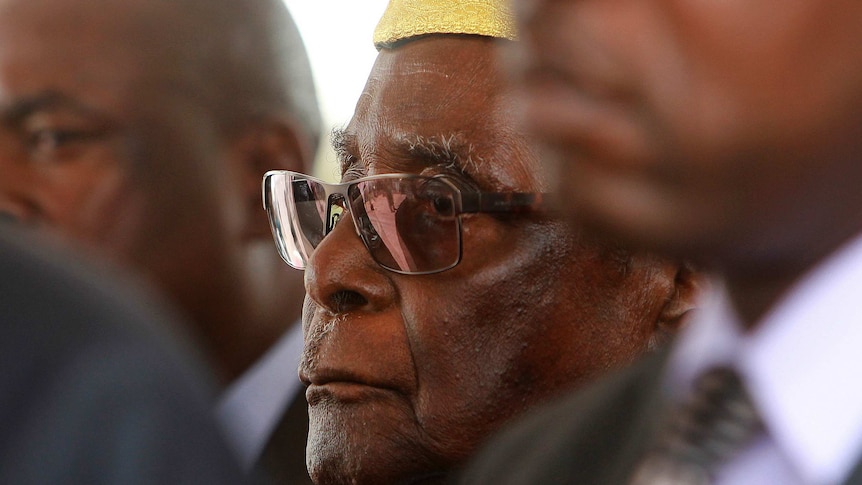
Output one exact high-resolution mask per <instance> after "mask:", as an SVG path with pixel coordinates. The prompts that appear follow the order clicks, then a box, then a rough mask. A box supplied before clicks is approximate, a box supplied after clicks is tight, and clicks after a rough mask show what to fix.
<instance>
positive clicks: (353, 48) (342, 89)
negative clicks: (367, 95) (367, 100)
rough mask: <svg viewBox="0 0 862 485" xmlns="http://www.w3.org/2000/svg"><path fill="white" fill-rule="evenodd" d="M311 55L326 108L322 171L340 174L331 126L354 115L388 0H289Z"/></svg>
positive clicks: (328, 175) (321, 173)
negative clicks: (331, 142)
mask: <svg viewBox="0 0 862 485" xmlns="http://www.w3.org/2000/svg"><path fill="white" fill-rule="evenodd" d="M284 3H285V4H286V5H287V8H288V10H290V13H291V15H292V16H293V19H294V21H296V25H297V26H298V27H299V31H300V33H301V34H302V38H303V41H304V42H305V48H306V49H308V55H309V58H310V59H311V70H312V72H313V74H314V81H315V83H316V85H317V95H318V98H319V100H320V109H321V111H322V114H323V139H322V143H321V149H320V150H319V151H318V154H317V160H316V162H315V166H316V167H317V168H316V172H317V175H319V176H321V177H323V178H325V179H327V180H337V179H338V178H339V174H338V170H337V168H336V166H337V165H336V164H335V154H334V153H333V151H332V147H331V146H330V143H329V132H330V131H331V130H332V128H333V127H336V126H338V127H341V126H344V125H346V124H347V122H348V121H350V117H351V116H353V108H354V107H355V105H356V101H357V100H358V99H359V95H360V93H362V88H363V87H364V86H365V79H366V78H367V77H368V73H369V72H370V71H371V65H372V64H374V58H375V57H377V50H376V49H375V48H374V45H373V44H372V42H371V36H372V34H373V32H374V27H375V26H376V25H377V21H378V20H380V16H381V15H383V11H384V10H385V9H386V4H387V3H388V0H361V1H357V0H284Z"/></svg>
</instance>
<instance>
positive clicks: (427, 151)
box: [395, 133, 481, 172]
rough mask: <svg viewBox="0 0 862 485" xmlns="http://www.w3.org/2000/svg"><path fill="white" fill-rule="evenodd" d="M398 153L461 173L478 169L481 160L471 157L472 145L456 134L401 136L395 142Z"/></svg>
mask: <svg viewBox="0 0 862 485" xmlns="http://www.w3.org/2000/svg"><path fill="white" fill-rule="evenodd" d="M395 145H396V146H397V147H398V149H399V150H400V151H403V152H405V153H407V154H408V155H410V156H412V157H417V158H420V159H423V160H424V161H425V162H426V163H428V165H429V166H435V165H437V166H445V167H447V168H451V169H455V170H458V171H461V172H464V171H466V170H467V169H474V170H478V169H479V163H478V162H481V159H477V158H476V157H474V155H473V145H472V144H471V143H467V142H466V141H465V140H464V139H463V138H462V137H461V136H460V135H458V134H457V133H448V134H440V135H434V136H422V135H402V136H400V137H398V138H397V139H396V140H395Z"/></svg>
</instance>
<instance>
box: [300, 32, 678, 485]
mask: <svg viewBox="0 0 862 485" xmlns="http://www.w3.org/2000/svg"><path fill="white" fill-rule="evenodd" d="M495 47H496V45H495V41H493V40H491V39H487V38H483V37H477V36H446V35H435V36H429V37H425V38H422V39H419V40H413V41H410V42H407V43H405V44H403V45H401V46H398V47H397V48H395V49H383V50H381V51H380V54H379V56H378V58H377V61H376V63H375V65H374V67H373V70H372V72H371V75H370V77H369V80H368V84H367V85H366V88H365V91H364V93H363V95H362V97H361V98H360V100H359V102H358V104H357V108H356V112H355V114H354V117H353V119H352V120H351V122H350V124H349V125H348V126H347V128H346V134H345V136H344V137H343V141H344V148H345V150H344V153H342V155H343V156H342V166H343V168H344V169H345V173H344V177H343V178H344V180H349V179H351V178H354V177H355V176H356V175H374V174H382V173H391V172H408V173H425V174H436V173H441V172H445V173H450V174H452V176H454V177H458V178H459V179H461V180H463V181H464V182H465V183H467V184H472V185H474V186H476V187H478V188H479V189H481V190H483V191H498V192H502V191H520V192H541V191H543V189H544V187H545V184H544V183H543V181H542V180H541V178H540V176H539V175H538V174H539V172H538V171H537V168H538V164H537V160H536V157H535V156H534V155H533V154H532V153H531V152H530V150H529V149H528V148H527V146H528V145H527V142H526V140H525V139H524V138H523V137H522V136H521V135H520V134H519V133H518V131H517V130H516V128H515V126H514V125H515V123H514V116H513V113H512V110H511V108H510V107H509V104H508V103H506V101H507V98H506V94H505V92H504V90H503V87H502V76H500V75H498V73H497V72H496V71H495V60H496V59H495ZM450 135H451V136H452V138H451V139H450V141H451V142H452V143H450V145H451V147H452V151H454V152H456V154H457V156H455V157H450V158H454V160H451V161H452V162H454V163H455V164H456V165H460V166H461V167H463V172H460V171H459V170H455V169H451V168H448V169H447V168H446V167H443V166H440V164H438V163H436V162H435V161H433V160H429V159H428V157H427V156H423V153H424V152H422V151H421V150H419V151H414V152H413V153H411V151H410V150H409V146H410V145H411V144H414V145H415V141H416V140H424V143H425V145H426V146H428V145H434V144H435V142H436V145H437V146H438V147H439V145H443V144H444V143H443V142H442V141H441V140H442V139H443V138H446V139H449V137H450ZM346 220H347V222H344V221H345V219H342V222H341V223H339V224H338V225H337V226H336V227H335V228H334V230H333V232H332V233H330V234H329V235H328V236H327V237H326V238H325V239H324V240H323V242H322V243H321V244H320V246H319V247H318V248H317V250H316V251H315V252H314V253H313V255H312V257H311V259H310V261H309V267H308V269H307V271H306V290H307V293H308V296H307V298H306V305H305V312H304V313H305V314H304V333H305V351H304V357H303V360H302V363H301V365H300V377H301V378H302V380H303V381H304V382H305V384H306V385H308V389H307V393H306V396H307V397H308V401H309V404H310V411H309V412H310V418H311V431H310V435H309V443H308V463H309V469H310V473H311V475H312V477H313V478H314V479H315V481H316V483H318V484H332V483H360V484H380V483H391V484H398V483H438V482H440V481H442V477H443V475H444V474H445V473H446V472H448V471H451V469H452V468H454V467H456V466H458V465H459V464H461V463H462V462H463V461H464V460H465V459H466V458H467V457H469V456H470V455H471V454H472V453H473V452H474V451H475V450H476V448H477V446H478V445H479V444H480V443H481V441H482V440H483V439H484V438H486V437H487V436H488V435H489V434H490V433H491V432H493V431H494V430H496V429H498V428H499V427H500V426H501V425H502V424H503V423H504V422H505V421H507V420H508V419H510V418H511V417H513V416H515V415H517V414H519V413H521V412H522V411H524V410H525V409H527V408H529V407H530V406H533V405H535V404H536V403H538V402H541V401H543V400H546V399H548V398H549V397H550V396H553V395H555V394H557V393H559V392H561V391H563V390H565V389H568V388H570V387H571V386H575V385H578V384H580V383H583V382H585V381H587V380H589V379H591V378H593V377H594V376H596V375H597V374H600V373H602V372H604V371H606V370H607V369H610V368H613V367H617V366H620V365H622V364H624V363H627V362H629V361H630V360H632V359H633V358H634V357H635V356H637V355H639V354H640V353H641V352H643V351H644V350H645V349H646V348H647V347H648V346H649V344H650V342H651V340H652V339H653V338H655V337H656V336H657V334H658V333H660V332H662V331H667V330H669V329H671V328H672V327H673V326H674V325H676V324H677V323H678V319H679V316H680V314H681V313H684V311H685V310H686V309H687V308H688V307H686V306H685V304H679V303H680V299H684V298H682V295H685V296H689V292H688V290H687V289H683V290H680V288H677V287H675V284H674V278H675V275H676V274H677V268H676V267H675V266H673V265H670V264H665V263H662V262H660V261H658V260H655V259H652V258H649V257H645V256H638V257H635V258H633V259H631V260H630V261H626V260H625V258H624V257H620V251H618V250H613V249H611V248H608V247H601V246H598V245H594V244H588V243H586V242H584V241H581V240H579V239H578V238H577V237H576V236H575V235H573V234H572V233H571V232H569V231H568V230H567V229H566V228H565V224H563V223H561V222H559V221H556V220H553V219H549V218H548V217H543V216H540V215H536V214H532V215H520V216H518V215H516V216H511V215H510V216H492V215H488V214H471V215H464V216H462V221H463V228H462V231H463V258H462V261H461V263H460V264H459V265H457V266H456V267H455V268H453V269H451V270H448V271H445V272H442V273H438V274H432V275H422V276H417V275H398V274H395V273H392V272H389V271H386V270H384V269H382V268H380V267H379V266H377V265H376V264H375V263H374V261H373V260H372V259H371V256H370V255H369V253H368V251H367V250H366V249H365V247H364V246H363V244H362V242H361V241H360V239H359V238H358V236H357V235H356V232H355V230H354V228H353V226H352V225H351V223H350V221H349V218H347V219H346ZM676 297H680V298H676Z"/></svg>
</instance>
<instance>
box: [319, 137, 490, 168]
mask: <svg viewBox="0 0 862 485" xmlns="http://www.w3.org/2000/svg"><path fill="white" fill-rule="evenodd" d="M330 139H331V140H332V148H333V150H334V151H335V155H336V157H337V159H338V163H339V165H340V169H341V175H342V178H344V177H347V176H348V175H349V176H350V178H359V177H362V176H364V175H365V167H364V166H360V165H359V164H357V161H358V159H357V156H356V155H355V153H356V152H357V150H358V148H357V140H356V136H355V135H353V134H351V133H349V132H347V131H346V130H345V129H343V128H334V129H333V130H332V133H331V135H330ZM390 142H391V147H392V149H393V151H394V152H396V153H401V154H404V155H405V156H406V157H409V158H410V159H414V160H419V161H421V162H423V163H424V164H425V165H427V166H428V167H441V168H445V169H448V170H455V171H457V172H460V173H462V174H464V175H467V172H469V171H473V173H476V172H478V171H479V170H480V169H481V165H482V164H483V163H482V162H483V159H482V158H481V157H479V156H477V155H476V154H475V152H474V147H473V144H472V143H469V142H468V141H466V140H465V139H464V138H463V136H461V135H460V134H458V133H448V134H438V135H431V136H423V135H418V134H414V133H406V134H399V135H395V136H393V137H392V138H391V139H390Z"/></svg>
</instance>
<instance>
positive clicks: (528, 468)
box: [460, 351, 862, 485]
mask: <svg viewBox="0 0 862 485" xmlns="http://www.w3.org/2000/svg"><path fill="white" fill-rule="evenodd" d="M667 355H668V351H663V352H661V353H657V354H654V355H651V356H649V357H647V358H645V359H644V360H643V361H642V362H640V363H639V364H637V365H635V366H633V367H631V368H629V369H626V370H624V371H623V372H620V373H617V374H614V375H612V376H609V377H608V378H606V379H604V380H602V381H600V382H598V383H597V384H596V385H593V386H591V387H589V388H588V389H586V390H584V392H581V393H576V394H574V395H572V396H569V397H568V398H567V399H565V400H563V401H561V402H558V403H554V404H552V405H551V406H549V407H546V408H543V409H541V410H539V411H538V412H536V413H533V414H531V415H530V416H528V417H527V418H526V419H525V420H523V421H521V422H519V423H516V425H515V426H514V427H512V428H510V429H508V430H506V431H505V432H504V433H503V434H502V435H500V436H498V437H497V438H496V439H494V440H492V442H491V445H490V446H488V447H487V448H486V449H485V450H484V451H483V452H482V453H481V454H480V455H479V457H478V459H477V460H475V461H474V462H473V464H472V466H471V467H470V469H469V470H468V471H467V472H466V473H464V474H463V476H462V478H461V481H460V483H462V484H471V485H472V484H488V485H513V484H523V485H527V484H529V485H552V484H570V485H571V484H577V485H625V484H627V483H628V480H629V478H630V477H631V475H632V473H633V471H634V468H635V466H636V465H637V464H638V463H639V461H640V459H641V457H642V456H643V454H644V453H645V452H646V450H647V448H648V447H649V445H650V444H651V443H652V440H653V438H654V436H655V433H656V430H657V429H658V428H659V427H660V426H661V425H662V423H663V421H664V420H665V419H666V418H667V412H668V409H669V407H670V403H669V402H668V401H667V400H666V399H665V398H664V397H663V395H662V392H661V388H660V380H661V377H662V374H663V372H662V371H663V368H664V363H665V361H666V360H667ZM845 484H847V485H862V467H860V466H858V465H857V467H856V470H855V471H854V472H853V473H852V476H851V478H850V479H849V480H848V481H846V482H845Z"/></svg>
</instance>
